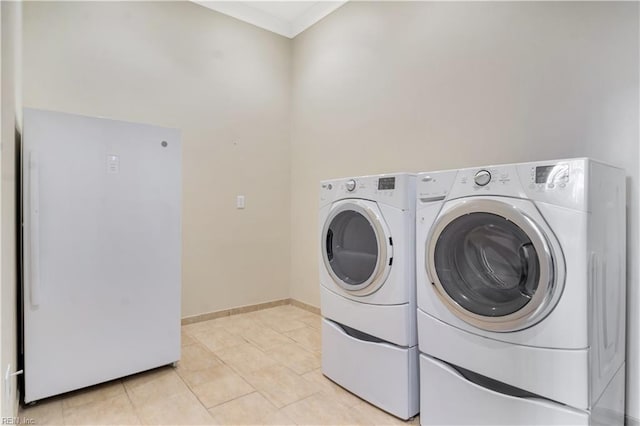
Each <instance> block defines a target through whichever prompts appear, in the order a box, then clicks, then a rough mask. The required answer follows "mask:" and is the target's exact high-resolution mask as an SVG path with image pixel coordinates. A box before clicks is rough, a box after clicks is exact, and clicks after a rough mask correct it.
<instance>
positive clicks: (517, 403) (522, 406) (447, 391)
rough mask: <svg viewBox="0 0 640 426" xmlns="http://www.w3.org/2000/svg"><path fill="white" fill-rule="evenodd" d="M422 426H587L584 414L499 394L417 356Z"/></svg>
mask: <svg viewBox="0 0 640 426" xmlns="http://www.w3.org/2000/svg"><path fill="white" fill-rule="evenodd" d="M420 424H421V425H460V424H473V425H545V426H546V425H585V426H586V425H588V424H589V415H588V413H587V412H586V411H581V410H577V409H574V408H570V407H568V406H566V405H562V404H558V403H554V402H552V401H549V400H544V399H537V398H522V397H515V396H511V395H506V394H502V393H498V392H496V391H493V390H490V389H487V388H484V387H482V386H479V385H477V384H475V383H473V382H470V381H469V380H467V379H466V378H464V377H463V376H462V375H461V374H460V373H459V372H458V371H456V370H455V369H453V368H452V367H451V366H449V365H447V364H445V363H443V362H440V361H438V360H436V359H434V358H431V357H429V356H426V355H424V354H420Z"/></svg>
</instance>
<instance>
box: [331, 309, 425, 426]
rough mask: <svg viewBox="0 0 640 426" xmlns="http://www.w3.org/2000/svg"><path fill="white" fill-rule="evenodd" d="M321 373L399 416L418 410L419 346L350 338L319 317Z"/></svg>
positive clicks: (336, 325)
mask: <svg viewBox="0 0 640 426" xmlns="http://www.w3.org/2000/svg"><path fill="white" fill-rule="evenodd" d="M322 372H323V373H324V374H325V375H326V376H327V377H328V378H330V379H331V380H333V381H334V382H336V383H337V384H339V385H340V386H342V387H344V388H345V389H347V390H349V391H350V392H352V393H354V394H356V395H358V396H359V397H360V398H362V399H365V400H367V401H369V402H370V403H371V404H373V405H375V406H377V407H379V408H381V409H383V410H385V411H387V412H389V413H391V414H393V415H394V416H397V417H400V418H402V419H408V418H410V417H412V416H414V415H416V414H417V413H418V408H419V397H418V379H419V376H418V347H417V346H413V347H410V348H405V347H401V346H396V345H392V344H390V343H381V342H371V341H366V340H360V339H358V338H355V337H352V336H350V335H349V334H347V333H346V332H345V330H344V329H343V328H342V327H341V326H340V325H339V324H337V323H334V322H332V321H329V320H327V319H326V318H323V320H322Z"/></svg>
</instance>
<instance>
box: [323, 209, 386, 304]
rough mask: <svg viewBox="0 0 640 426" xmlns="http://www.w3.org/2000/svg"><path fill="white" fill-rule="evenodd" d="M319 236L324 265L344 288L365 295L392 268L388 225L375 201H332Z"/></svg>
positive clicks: (374, 289)
mask: <svg viewBox="0 0 640 426" xmlns="http://www.w3.org/2000/svg"><path fill="white" fill-rule="evenodd" d="M321 238H322V240H321V241H322V248H321V250H322V257H323V259H324V264H325V267H326V268H327V271H328V272H329V275H331V278H332V279H333V281H334V282H335V283H336V284H337V285H338V286H340V287H341V288H342V289H343V290H345V291H346V292H348V293H349V294H352V295H355V296H366V295H368V294H371V293H373V292H375V291H376V290H378V289H379V288H380V287H381V286H382V285H383V284H384V282H385V280H386V278H387V276H388V275H389V271H390V269H391V263H392V258H393V248H392V245H391V244H392V240H391V236H390V235H389V231H388V228H387V226H386V224H385V223H384V220H383V219H382V215H381V213H380V210H379V209H378V207H377V205H376V204H375V203H374V202H371V201H366V200H343V201H339V202H337V203H335V205H334V206H333V207H332V209H331V211H330V212H329V215H328V217H327V220H326V222H325V224H324V227H323V230H322V236H321Z"/></svg>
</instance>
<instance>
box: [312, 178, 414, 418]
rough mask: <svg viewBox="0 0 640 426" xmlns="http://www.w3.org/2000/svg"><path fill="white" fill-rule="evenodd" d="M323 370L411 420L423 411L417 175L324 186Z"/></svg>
mask: <svg viewBox="0 0 640 426" xmlns="http://www.w3.org/2000/svg"><path fill="white" fill-rule="evenodd" d="M319 222H320V242H321V244H320V246H321V247H320V262H319V263H320V284H321V286H320V293H321V307H322V315H323V317H324V319H323V322H322V370H323V373H324V374H325V375H326V376H327V377H329V378H330V379H332V380H333V381H335V382H336V383H338V384H340V385H341V386H343V387H345V388H346V389H348V390H350V391H351V392H353V393H355V394H356V395H358V396H360V397H361V398H363V399H365V400H367V401H369V402H371V403H372V404H374V405H376V406H378V407H380V408H382V409H383V410H385V411H388V412H389V413H391V414H394V415H395V416H397V417H401V418H403V419H407V418H409V417H412V416H414V415H415V414H417V412H418V408H419V397H418V382H419V377H418V366H417V364H418V351H417V334H416V322H415V321H416V320H415V309H416V303H415V256H414V247H415V245H414V244H415V175H411V174H405V173H398V174H385V175H377V176H363V177H358V178H347V179H337V180H328V181H323V182H321V188H320V214H319Z"/></svg>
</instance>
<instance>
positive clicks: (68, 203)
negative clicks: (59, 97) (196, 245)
mask: <svg viewBox="0 0 640 426" xmlns="http://www.w3.org/2000/svg"><path fill="white" fill-rule="evenodd" d="M22 143H23V149H22V198H23V257H24V261H23V272H24V284H23V314H24V319H23V344H24V347H23V351H24V385H25V388H24V401H25V402H32V401H36V400H39V399H42V398H46V397H49V396H52V395H57V394H60V393H63V392H67V391H71V390H74V389H78V388H82V387H85V386H90V385H94V384H97V383H100V382H104V381H108V380H111V379H115V378H118V377H122V376H126V375H129V374H132V373H137V372H139V371H143V370H148V369H151V368H154V367H158V366H161V365H165V364H170V363H173V362H175V361H177V360H178V359H179V358H180V287H181V259H180V258H181V219H180V216H181V141H180V132H179V131H178V130H175V129H167V128H161V127H155V126H148V125H142V124H134V123H128V122H123V121H115V120H107V119H102V118H92V117H85V116H79V115H72V114H64V113H59V112H51V111H42V110H36V109H25V111H24V133H23V140H22Z"/></svg>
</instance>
